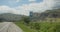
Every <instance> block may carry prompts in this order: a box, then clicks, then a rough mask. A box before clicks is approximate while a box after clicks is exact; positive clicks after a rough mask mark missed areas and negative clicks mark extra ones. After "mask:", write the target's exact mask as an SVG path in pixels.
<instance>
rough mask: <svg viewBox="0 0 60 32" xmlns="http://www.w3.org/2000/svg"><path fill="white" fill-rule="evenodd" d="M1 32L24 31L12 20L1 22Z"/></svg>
mask: <svg viewBox="0 0 60 32" xmlns="http://www.w3.org/2000/svg"><path fill="white" fill-rule="evenodd" d="M0 32H23V31H22V29H21V28H19V27H18V26H17V25H15V24H14V23H12V22H1V23H0Z"/></svg>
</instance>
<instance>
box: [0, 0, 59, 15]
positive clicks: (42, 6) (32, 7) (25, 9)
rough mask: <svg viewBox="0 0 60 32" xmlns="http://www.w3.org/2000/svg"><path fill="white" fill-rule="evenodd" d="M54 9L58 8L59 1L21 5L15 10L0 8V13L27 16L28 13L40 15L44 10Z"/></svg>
mask: <svg viewBox="0 0 60 32" xmlns="http://www.w3.org/2000/svg"><path fill="white" fill-rule="evenodd" d="M29 1H32V0H29ZM34 1H35V0H34ZM56 8H60V0H43V2H40V3H30V4H23V5H22V6H18V7H15V8H11V7H9V6H0V11H3V12H9V13H14V14H23V15H29V11H34V12H39V13H40V12H43V11H45V10H50V9H56Z"/></svg>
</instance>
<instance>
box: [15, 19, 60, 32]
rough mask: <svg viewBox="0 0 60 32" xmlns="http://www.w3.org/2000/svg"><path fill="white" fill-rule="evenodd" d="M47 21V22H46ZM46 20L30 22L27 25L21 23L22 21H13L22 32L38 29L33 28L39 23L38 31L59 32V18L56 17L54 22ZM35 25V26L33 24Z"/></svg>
mask: <svg viewBox="0 0 60 32" xmlns="http://www.w3.org/2000/svg"><path fill="white" fill-rule="evenodd" d="M47 21H48V22H47ZM47 21H43V22H31V23H30V24H28V25H29V26H26V25H24V24H23V21H22V22H15V24H16V25H18V26H19V27H20V28H21V29H22V30H23V31H24V32H37V31H38V30H36V29H35V28H37V27H38V25H36V24H38V23H39V25H40V26H39V27H38V28H40V29H39V32H60V19H56V21H55V20H54V21H55V22H49V20H47ZM35 25H36V26H35ZM29 27H33V28H32V29H30V28H29Z"/></svg>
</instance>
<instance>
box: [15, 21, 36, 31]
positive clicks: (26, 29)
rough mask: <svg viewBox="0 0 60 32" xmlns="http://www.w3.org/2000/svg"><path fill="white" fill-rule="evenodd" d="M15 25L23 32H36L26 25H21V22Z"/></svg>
mask: <svg viewBox="0 0 60 32" xmlns="http://www.w3.org/2000/svg"><path fill="white" fill-rule="evenodd" d="M15 24H16V25H18V26H19V27H20V28H21V29H22V30H23V31H24V32H36V31H35V30H33V29H30V28H29V27H27V26H26V25H24V24H23V21H22V22H15Z"/></svg>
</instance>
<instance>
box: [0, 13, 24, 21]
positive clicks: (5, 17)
mask: <svg viewBox="0 0 60 32" xmlns="http://www.w3.org/2000/svg"><path fill="white" fill-rule="evenodd" d="M23 17H25V15H17V14H11V13H3V14H0V19H2V20H6V21H17V20H21V19H22V18H23Z"/></svg>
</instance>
